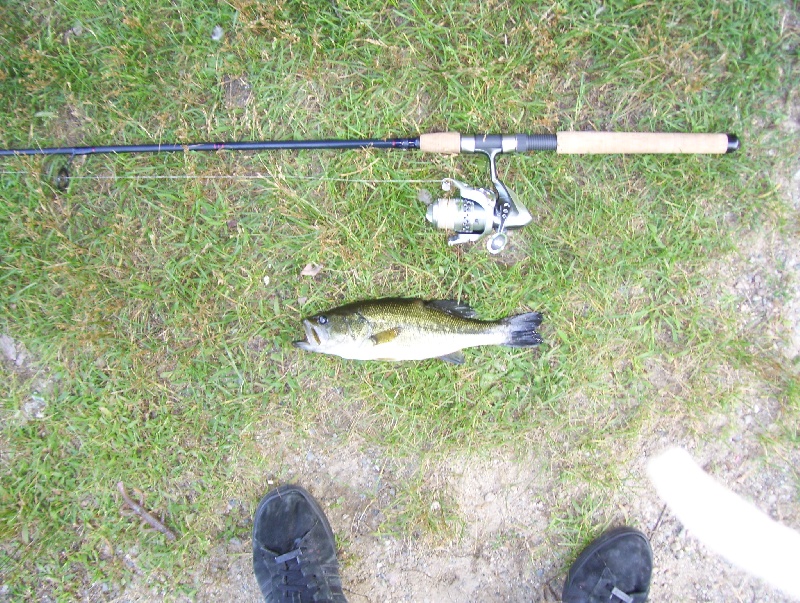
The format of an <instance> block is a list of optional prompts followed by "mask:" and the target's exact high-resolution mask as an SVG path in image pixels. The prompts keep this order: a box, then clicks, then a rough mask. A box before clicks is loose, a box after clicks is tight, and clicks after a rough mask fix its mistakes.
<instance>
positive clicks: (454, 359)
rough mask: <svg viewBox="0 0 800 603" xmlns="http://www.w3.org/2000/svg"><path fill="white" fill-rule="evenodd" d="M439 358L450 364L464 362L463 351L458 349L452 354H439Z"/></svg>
mask: <svg viewBox="0 0 800 603" xmlns="http://www.w3.org/2000/svg"><path fill="white" fill-rule="evenodd" d="M439 360H444V361H445V362H449V363H450V364H464V352H462V351H461V350H458V351H457V352H453V353H452V354H445V355H444V356H439Z"/></svg>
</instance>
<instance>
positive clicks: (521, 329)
mask: <svg viewBox="0 0 800 603" xmlns="http://www.w3.org/2000/svg"><path fill="white" fill-rule="evenodd" d="M501 322H502V324H503V325H505V326H506V327H507V328H508V338H507V339H506V341H505V342H504V343H503V345H506V346H508V347H511V348H532V347H534V346H537V345H539V344H540V343H542V336H541V335H539V332H538V331H537V330H536V327H538V326H539V325H540V324H542V315H541V314H540V313H539V312H526V313H525V314H517V315H516V316H509V317H508V318H504V319H503V320H502V321H501Z"/></svg>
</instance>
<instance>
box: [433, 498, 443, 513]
mask: <svg viewBox="0 0 800 603" xmlns="http://www.w3.org/2000/svg"><path fill="white" fill-rule="evenodd" d="M441 509H442V505H441V504H440V503H439V501H438V500H434V501H433V502H432V503H431V513H436V512H438V511H440V510H441Z"/></svg>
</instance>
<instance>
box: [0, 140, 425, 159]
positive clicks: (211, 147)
mask: <svg viewBox="0 0 800 603" xmlns="http://www.w3.org/2000/svg"><path fill="white" fill-rule="evenodd" d="M367 148H374V149H406V150H410V149H418V148H419V138H387V139H383V138H366V139H363V140H335V139H324V140H262V141H249V142H248V141H245V142H197V143H189V144H133V145H111V146H99V147H43V148H38V149H0V157H8V156H14V155H102V154H109V153H180V152H183V151H222V150H227V151H288V150H297V149H367Z"/></svg>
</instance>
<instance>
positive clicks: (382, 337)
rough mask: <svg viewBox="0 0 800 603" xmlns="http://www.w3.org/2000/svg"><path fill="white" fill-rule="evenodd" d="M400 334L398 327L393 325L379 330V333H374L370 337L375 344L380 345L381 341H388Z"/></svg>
mask: <svg viewBox="0 0 800 603" xmlns="http://www.w3.org/2000/svg"><path fill="white" fill-rule="evenodd" d="M399 334H400V327H394V328H393V329H388V330H386V331H381V332H380V333H375V335H373V336H372V337H370V339H371V340H372V341H373V342H375V345H380V344H382V343H389V342H390V341H392V340H393V339H394V338H395V337H397V336H398V335H399Z"/></svg>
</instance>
